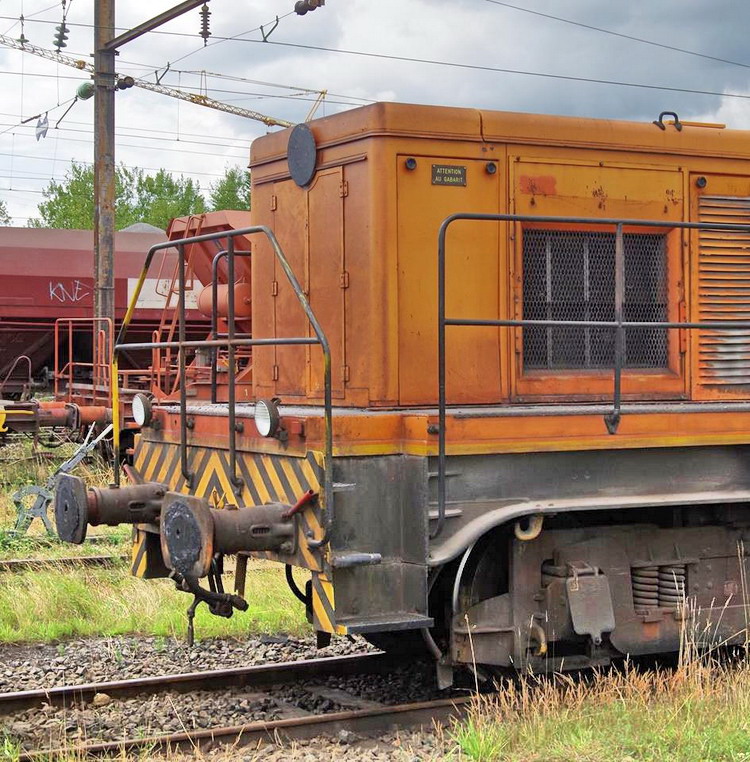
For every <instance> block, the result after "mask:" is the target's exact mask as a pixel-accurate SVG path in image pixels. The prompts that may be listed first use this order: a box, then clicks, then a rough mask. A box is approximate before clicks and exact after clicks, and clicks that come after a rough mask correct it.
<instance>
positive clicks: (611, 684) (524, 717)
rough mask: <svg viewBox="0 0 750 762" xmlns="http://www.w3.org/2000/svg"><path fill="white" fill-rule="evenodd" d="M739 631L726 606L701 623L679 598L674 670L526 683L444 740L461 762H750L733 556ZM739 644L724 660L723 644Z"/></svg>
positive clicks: (749, 674) (746, 655) (747, 667)
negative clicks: (730, 621)
mask: <svg viewBox="0 0 750 762" xmlns="http://www.w3.org/2000/svg"><path fill="white" fill-rule="evenodd" d="M738 556H739V561H740V563H739V567H740V569H741V575H740V576H741V587H742V590H741V593H740V595H741V598H742V601H743V602H744V606H743V608H744V611H745V617H746V621H745V627H744V628H742V629H740V630H739V631H736V632H732V631H731V630H730V631H727V628H726V626H725V622H724V619H725V615H726V611H727V607H728V605H729V604H730V602H732V603H736V601H731V599H730V600H727V601H726V602H725V603H724V604H723V605H722V604H721V603H716V602H714V603H713V605H712V609H711V611H712V615H711V616H709V617H707V616H705V615H704V614H703V612H701V610H700V609H699V608H698V607H697V606H696V604H695V601H694V600H691V599H690V598H687V597H685V596H684V592H683V600H682V602H681V606H680V617H681V619H680V621H681V628H680V643H679V653H678V658H677V663H676V666H675V668H674V669H671V668H668V667H657V668H651V669H646V668H644V667H643V666H639V665H637V664H636V663H634V662H632V661H629V660H626V661H625V662H624V663H623V664H621V665H619V666H618V667H617V668H611V669H607V670H595V671H592V672H588V673H585V674H580V673H579V674H557V675H554V676H552V677H543V676H533V675H524V676H522V677H520V678H518V679H514V680H508V681H507V682H506V683H504V684H503V685H502V686H501V687H500V690H498V692H497V693H494V694H492V695H486V696H480V695H476V696H475V700H474V703H473V705H472V707H471V709H470V711H469V714H468V716H467V718H466V719H465V720H464V721H463V722H460V723H456V724H455V725H454V726H453V728H452V729H451V730H450V732H449V736H450V738H451V739H452V740H453V742H454V743H455V744H456V751H457V754H458V756H459V758H468V759H472V760H479V761H481V762H485V761H490V760H492V761H493V762H495V761H497V762H542V761H544V762H636V761H637V762H714V761H717V762H718V761H722V760H726V761H727V762H750V650H749V649H748V648H747V645H748V632H749V630H748V627H747V616H748V611H749V610H750V603H749V601H750V599H749V598H748V588H747V584H746V583H747V580H746V571H745V557H744V548H743V547H742V546H740V547H739V548H738ZM730 638H731V640H732V642H737V640H740V641H744V646H743V647H742V648H741V649H735V651H734V652H733V654H732V658H731V659H730V658H729V654H728V650H727V648H726V646H727V642H728V640H729V639H730Z"/></svg>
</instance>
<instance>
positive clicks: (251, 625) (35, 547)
mask: <svg viewBox="0 0 750 762" xmlns="http://www.w3.org/2000/svg"><path fill="white" fill-rule="evenodd" d="M74 450H75V445H71V444H65V445H63V446H62V447H60V448H59V449H56V450H53V451H52V452H53V458H48V457H47V456H46V455H44V454H43V453H40V452H35V451H34V450H33V448H32V445H31V443H30V442H29V440H20V441H15V442H12V443H11V444H9V445H7V446H6V447H4V448H2V449H0V559H8V558H29V557H34V558H46V559H54V558H60V557H72V556H76V555H127V554H128V553H129V550H130V533H131V528H130V527H129V526H123V527H115V528H110V527H89V533H88V537H89V538H91V537H95V538H96V539H97V540H99V541H98V542H96V543H90V542H85V543H84V544H83V545H70V544H68V543H62V542H59V541H58V540H57V539H56V537H48V536H47V535H46V533H45V532H44V528H43V526H42V523H41V521H39V520H38V519H36V520H35V521H34V523H33V524H32V526H31V528H30V530H29V532H28V533H27V534H26V535H23V536H17V535H14V534H13V532H12V531H11V528H12V526H13V524H14V523H15V519H16V508H15V506H14V504H13V500H12V495H13V493H14V492H15V491H16V490H17V489H18V488H19V487H20V486H23V485H26V484H40V485H43V484H45V482H46V481H47V478H48V476H49V474H50V473H51V471H52V469H53V468H54V467H55V465H57V464H59V463H60V462H62V461H63V460H65V459H66V458H67V457H69V456H70V455H71V454H72V452H73V451H74ZM75 473H76V474H78V475H80V476H82V477H83V478H84V479H85V480H86V483H87V484H89V485H97V484H98V485H105V484H108V483H110V482H111V481H112V474H111V469H110V468H109V467H108V466H106V465H105V464H103V463H102V462H101V461H100V460H98V459H96V458H95V457H92V458H91V459H90V460H88V461H85V462H84V463H82V464H81V465H80V466H79V467H78V468H77V469H76V471H75ZM48 513H49V514H50V518H51V519H53V517H52V508H51V507H50V509H49V511H48ZM53 523H54V520H53ZM302 577H303V575H300V579H299V580H298V582H299V583H301V584H302V583H303V579H302ZM225 585H226V588H227V589H230V587H231V585H232V580H231V577H230V576H229V575H227V579H226V582H225ZM246 598H247V600H248V604H249V609H248V611H246V612H235V613H234V616H233V617H232V618H231V619H224V618H222V617H216V616H213V615H212V614H210V613H209V612H208V609H207V608H206V606H205V605H204V604H201V605H200V606H199V607H198V609H197V613H196V620H195V631H196V637H198V638H206V637H217V636H230V637H231V636H235V637H240V636H247V635H248V634H255V633H272V632H288V633H290V634H295V635H298V634H302V633H306V632H309V625H308V624H307V621H306V619H305V613H304V610H303V607H302V605H301V604H300V603H299V602H298V601H297V599H296V598H295V597H294V596H293V595H292V593H291V592H290V591H289V589H288V587H287V584H286V580H285V579H284V570H283V568H282V567H281V566H279V565H278V564H271V563H264V562H262V561H258V562H255V561H251V562H250V563H249V564H248V579H247V586H246ZM191 602H192V596H190V595H187V594H185V593H181V592H178V591H177V590H175V586H174V583H173V582H171V581H170V580H163V579H162V580H141V579H136V578H134V577H131V576H130V574H129V570H128V567H127V564H126V563H123V564H121V565H118V566H116V567H114V568H110V569H104V568H93V567H88V568H87V567H83V566H81V567H71V566H69V565H60V566H59V567H58V568H53V569H48V568H44V569H42V570H29V571H25V572H21V573H16V574H3V575H2V581H1V584H0V642H5V643H18V642H49V641H55V640H60V639H64V638H73V637H84V636H103V637H109V636H114V635H124V634H130V633H132V634H144V635H156V636H164V637H184V635H185V631H186V627H187V624H186V616H185V612H186V610H187V608H188V606H189V605H190V603H191Z"/></svg>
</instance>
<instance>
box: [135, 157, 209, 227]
mask: <svg viewBox="0 0 750 762" xmlns="http://www.w3.org/2000/svg"><path fill="white" fill-rule="evenodd" d="M205 211H206V202H205V200H204V198H203V196H202V195H201V189H200V185H199V184H198V183H196V182H194V181H193V180H191V179H189V178H185V177H179V178H175V177H173V176H172V175H171V174H170V173H169V172H167V171H166V170H164V169H160V170H159V171H158V172H157V173H156V174H155V175H146V174H144V173H143V172H141V171H140V170H139V171H138V174H137V176H136V178H135V204H134V208H133V213H134V220H133V221H134V222H149V223H150V224H152V225H156V227H158V228H161V229H162V230H166V228H167V225H168V224H169V221H170V220H171V219H172V218H173V217H183V216H185V215H188V214H201V213H202V212H205Z"/></svg>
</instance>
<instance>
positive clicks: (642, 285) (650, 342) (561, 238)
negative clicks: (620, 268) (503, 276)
mask: <svg viewBox="0 0 750 762" xmlns="http://www.w3.org/2000/svg"><path fill="white" fill-rule="evenodd" d="M624 249H625V301H624V312H625V315H624V319H625V320H626V321H655V322H657V321H666V320H667V247H666V236H665V235H662V234H651V233H628V234H625V235H624ZM523 317H524V319H525V320H608V321H609V320H614V319H615V235H614V233H584V232H581V233H577V232H568V231H559V230H526V231H524V235H523ZM614 347H615V332H614V331H613V330H610V329H603V328H570V327H559V328H558V327H554V328H546V327H526V328H524V329H523V357H524V368H525V369H527V370H534V369H552V368H558V369H561V368H567V369H602V368H612V367H613V366H614ZM625 367H626V368H665V367H667V331H666V329H664V328H637V329H632V328H631V329H628V330H627V331H626V333H625Z"/></svg>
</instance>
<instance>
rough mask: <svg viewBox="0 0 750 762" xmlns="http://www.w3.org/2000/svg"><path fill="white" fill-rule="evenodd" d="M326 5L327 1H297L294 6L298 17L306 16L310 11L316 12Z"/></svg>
mask: <svg viewBox="0 0 750 762" xmlns="http://www.w3.org/2000/svg"><path fill="white" fill-rule="evenodd" d="M325 4H326V0H297V2H296V3H295V4H294V12H295V13H296V14H297V15H298V16H304V15H305V14H306V13H307V12H308V11H314V10H315V9H316V8H320V7H321V6H322V5H325Z"/></svg>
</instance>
